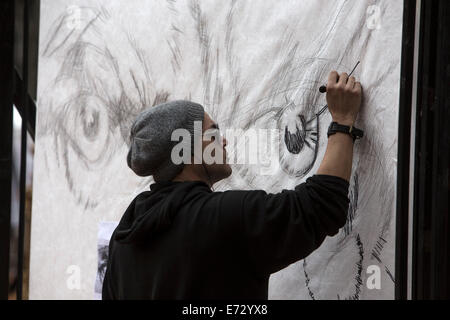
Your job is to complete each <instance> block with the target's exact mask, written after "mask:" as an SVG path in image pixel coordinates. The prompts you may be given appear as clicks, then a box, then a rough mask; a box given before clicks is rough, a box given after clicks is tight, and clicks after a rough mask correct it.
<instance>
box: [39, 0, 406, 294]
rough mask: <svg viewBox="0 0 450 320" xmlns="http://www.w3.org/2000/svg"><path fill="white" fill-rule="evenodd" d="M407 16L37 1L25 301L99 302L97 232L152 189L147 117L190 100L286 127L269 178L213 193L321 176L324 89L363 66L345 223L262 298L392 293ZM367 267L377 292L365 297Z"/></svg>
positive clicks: (367, 10) (389, 5)
mask: <svg viewBox="0 0 450 320" xmlns="http://www.w3.org/2000/svg"><path fill="white" fill-rule="evenodd" d="M401 11H402V1H390V0H378V1H377V0H364V1H352V0H339V1H325V0H319V1H311V0H309V1H296V2H292V1H264V2H254V1H244V0H231V1H200V0H186V1H181V0H178V1H177V0H167V1H143V0H139V1H129V2H123V1H106V0H95V1H72V0H59V1H50V0H47V1H42V5H41V16H42V18H41V37H40V39H41V40H40V60H39V92H38V105H39V108H38V122H37V144H36V166H35V172H36V173H35V174H36V175H37V179H36V180H35V181H36V182H35V185H34V187H35V197H34V199H33V226H32V239H34V240H35V241H34V242H33V243H32V256H31V282H30V291H31V292H30V294H31V296H32V297H36V298H40V297H45V298H51V297H59V298H64V297H67V298H91V297H92V294H93V292H94V282H95V281H94V280H95V273H96V271H97V265H96V261H97V256H96V255H97V250H96V249H97V242H96V241H97V239H96V235H97V229H96V228H97V225H98V222H99V221H102V220H115V221H118V220H119V219H120V217H121V214H122V212H123V210H124V209H125V208H126V206H127V205H128V202H129V201H131V199H132V198H133V197H134V196H135V195H136V194H137V193H139V192H141V191H143V190H144V189H147V188H148V185H149V184H150V182H151V178H138V177H136V176H134V175H133V174H132V172H131V171H130V170H129V169H128V167H127V166H126V161H125V156H126V150H127V146H128V143H129V140H128V133H129V128H130V125H131V122H132V121H133V119H134V117H135V116H136V115H137V114H138V113H139V112H140V111H142V110H143V109H145V108H148V107H152V106H154V105H156V104H158V103H161V102H165V101H167V100H172V99H189V100H193V101H196V102H199V103H201V104H203V105H204V106H205V108H206V110H207V111H208V113H209V114H210V115H211V116H212V117H213V118H214V119H216V120H217V121H218V122H219V124H220V126H221V127H224V128H238V129H242V130H243V132H248V131H250V130H254V129H257V128H264V129H277V130H278V131H279V132H280V133H281V134H280V136H279V137H276V136H274V137H270V138H269V140H270V142H271V143H272V145H274V146H275V148H276V150H277V151H278V153H277V154H278V156H277V161H278V163H279V167H278V168H277V169H276V171H275V172H272V174H271V175H262V174H261V171H260V168H259V167H258V166H257V165H248V164H242V163H239V164H236V165H234V166H233V171H234V173H233V176H232V177H230V178H229V179H227V180H224V181H222V182H219V183H218V184H217V186H216V188H215V189H216V190H219V191H220V190H227V189H255V188H258V189H264V190H266V191H268V192H278V191H281V190H282V189H286V188H292V187H294V186H295V185H296V184H298V183H300V182H302V181H304V180H305V179H306V178H307V177H308V176H310V175H312V174H314V173H315V171H316V170H317V168H318V165H319V163H320V160H321V159H322V157H323V153H324V151H325V150H324V149H325V147H326V128H327V126H328V124H329V122H330V119H331V118H330V115H329V112H328V110H327V109H326V107H325V106H326V100H325V95H324V94H321V93H320V92H319V90H318V89H319V87H320V86H322V85H323V84H325V83H326V80H327V76H328V73H329V72H330V71H331V70H334V69H335V70H338V71H340V72H344V71H345V72H350V71H351V70H352V69H353V68H354V66H355V63H356V62H357V61H360V64H359V66H358V68H356V70H355V75H356V76H357V77H358V78H359V79H360V80H361V82H362V83H363V87H364V101H363V107H362V112H361V114H360V116H359V119H358V126H359V127H362V128H363V129H364V130H365V138H364V139H363V140H361V141H358V142H357V143H356V144H355V158H354V165H353V174H352V179H351V185H350V192H349V198H350V208H349V213H348V219H347V223H346V225H345V226H344V228H342V230H341V232H340V233H339V234H338V235H336V236H335V237H333V238H328V239H327V240H326V241H325V243H324V244H323V245H322V247H321V248H320V249H319V250H318V251H316V252H314V253H313V254H311V255H310V256H309V257H307V258H306V259H304V260H303V261H300V262H298V263H295V264H293V265H291V266H289V267H288V268H286V269H285V270H282V271H281V272H279V273H277V274H274V275H273V276H272V277H271V282H270V289H269V296H270V298H273V299H278V298H288V299H323V298H328V299H370V298H393V295H394V292H393V288H394V286H393V284H394V281H395V279H394V276H393V270H394V247H395V246H394V239H395V235H394V233H393V231H394V221H395V219H394V199H395V174H396V169H395V166H396V145H397V138H396V137H397V116H398V89H399V72H400V71H399V62H400V40H401V17H402V12H401ZM240 150H241V149H239V148H233V146H231V149H230V157H236V158H239V157H240V156H241V154H240ZM257 152H258V153H264V151H263V150H258V151H257ZM48 224H50V225H51V226H52V227H51V228H49V227H48ZM54 239H59V241H58V242H57V243H55V242H54ZM50 244H51V245H50ZM49 248H50V249H49ZM42 261H48V262H44V263H42ZM50 261H57V262H56V263H53V264H52V263H50ZM70 265H78V266H80V268H81V270H83V272H84V273H83V274H84V277H83V278H82V283H83V286H82V288H81V289H80V290H78V291H74V290H69V289H67V286H65V283H66V278H67V276H68V275H67V273H66V272H65V271H66V270H67V267H68V266H70ZM370 265H377V266H379V268H380V269H381V271H382V273H381V277H382V282H381V283H382V288H381V289H380V290H377V289H375V290H369V289H368V288H367V287H366V283H365V282H366V279H367V277H368V274H367V273H366V270H367V267H368V266H370ZM43 283H46V285H42V284H43ZM48 283H51V285H50V286H49V285H48ZM98 285H99V284H98V283H97V287H98ZM97 289H98V288H97ZM97 291H98V290H97Z"/></svg>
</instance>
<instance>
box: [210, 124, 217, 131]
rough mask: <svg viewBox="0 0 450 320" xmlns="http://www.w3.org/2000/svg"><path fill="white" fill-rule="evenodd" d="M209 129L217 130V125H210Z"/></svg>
mask: <svg viewBox="0 0 450 320" xmlns="http://www.w3.org/2000/svg"><path fill="white" fill-rule="evenodd" d="M209 128H210V129H217V130H219V125H218V124H217V123H213V124H212V125H211V127H209Z"/></svg>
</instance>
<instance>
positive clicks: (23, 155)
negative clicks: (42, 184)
mask: <svg viewBox="0 0 450 320" xmlns="http://www.w3.org/2000/svg"><path fill="white" fill-rule="evenodd" d="M23 17H24V19H23V20H24V27H23V56H22V57H23V66H22V79H23V83H22V84H23V86H22V93H21V94H22V101H23V116H22V141H21V152H20V212H19V252H18V255H19V257H18V263H17V300H22V289H23V288H22V286H23V258H24V257H23V249H24V237H25V205H26V180H27V179H26V178H27V124H28V38H29V34H28V33H29V30H28V29H29V24H28V21H29V16H28V0H24V15H23Z"/></svg>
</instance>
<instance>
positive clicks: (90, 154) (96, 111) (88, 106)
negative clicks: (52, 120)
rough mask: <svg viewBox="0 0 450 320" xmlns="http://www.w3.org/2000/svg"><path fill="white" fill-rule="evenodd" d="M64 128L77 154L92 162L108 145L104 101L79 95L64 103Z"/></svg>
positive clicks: (101, 154)
mask: <svg viewBox="0 0 450 320" xmlns="http://www.w3.org/2000/svg"><path fill="white" fill-rule="evenodd" d="M65 113H66V114H65V115H64V119H65V128H66V130H67V134H68V137H69V139H68V142H69V144H70V146H71V147H72V149H73V151H74V152H75V153H76V154H77V156H78V157H79V158H80V159H81V160H83V161H85V162H86V164H88V165H89V164H94V163H96V162H98V161H100V160H101V159H102V158H103V157H104V156H105V155H106V154H107V152H106V151H107V149H108V146H109V136H110V128H109V116H108V109H107V107H106V105H105V103H104V102H103V101H102V100H101V99H100V98H99V97H97V96H92V95H81V96H78V97H77V98H76V99H73V100H71V102H70V103H69V104H68V105H66V110H65Z"/></svg>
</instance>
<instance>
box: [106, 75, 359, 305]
mask: <svg viewBox="0 0 450 320" xmlns="http://www.w3.org/2000/svg"><path fill="white" fill-rule="evenodd" d="M326 92H327V102H328V106H329V111H330V113H331V116H332V120H333V122H336V123H338V124H339V125H341V126H339V125H336V124H335V123H333V125H332V126H330V128H329V131H328V134H329V137H328V145H327V149H326V152H325V155H324V158H323V160H322V163H321V164H320V167H319V169H318V171H317V174H316V175H314V176H312V177H310V178H308V179H307V180H306V182H305V183H302V184H299V185H298V186H296V187H295V189H294V190H283V191H282V192H280V193H277V194H267V193H266V192H264V191H261V190H256V191H239V190H236V191H225V192H213V191H212V190H211V187H212V185H213V184H214V183H216V182H218V181H220V180H222V179H224V178H227V177H228V176H230V175H231V172H232V170H231V167H230V166H229V164H226V163H222V164H221V163H213V164H207V163H205V162H202V163H199V164H195V163H192V162H194V161H192V162H191V163H190V164H183V163H182V164H174V162H173V161H172V157H171V153H172V148H173V146H174V144H176V143H177V142H175V141H172V139H171V135H172V132H173V131H174V130H175V129H179V128H184V129H186V130H188V131H189V132H190V133H191V134H192V135H195V134H194V124H193V123H194V121H203V122H202V130H203V132H205V131H206V130H207V129H210V128H212V129H214V128H216V129H217V125H216V124H215V123H214V121H213V120H212V119H211V118H210V117H209V115H208V114H207V113H205V112H204V110H203V107H202V106H201V105H199V104H196V103H192V102H188V101H174V102H169V103H165V104H162V105H159V106H157V107H151V108H148V109H147V110H145V111H144V112H143V113H141V114H140V115H139V116H138V117H137V119H136V120H135V122H134V124H133V126H132V128H131V136H130V137H131V141H130V142H131V146H130V150H129V152H128V156H127V162H128V165H129V166H130V168H131V169H132V170H133V171H134V172H135V173H136V174H137V175H139V176H150V175H152V176H153V178H154V180H155V183H154V184H151V185H150V191H144V192H142V193H140V194H139V195H137V196H136V198H135V199H134V200H133V201H132V202H131V204H130V205H129V207H128V208H127V210H126V211H125V213H124V215H123V217H122V219H121V220H120V223H119V225H118V226H117V228H116V230H115V231H114V233H113V235H112V237H111V240H110V245H109V260H108V265H107V271H106V275H105V279H104V283H103V293H102V295H103V299H267V298H268V284H269V277H270V275H271V274H272V273H274V272H277V271H279V270H281V269H283V268H285V267H287V266H288V265H290V264H292V263H294V262H296V261H298V260H301V259H303V258H305V257H307V256H308V255H309V254H311V253H312V252H313V251H314V250H316V249H317V248H318V247H319V246H320V245H321V244H322V242H323V241H324V240H325V238H326V237H327V236H333V235H335V234H337V232H338V231H339V229H340V228H341V227H343V226H344V224H345V222H346V217H347V209H348V204H349V199H348V196H347V193H348V187H349V182H348V181H349V179H350V174H351V169H352V157H353V144H354V141H355V139H356V138H359V137H360V136H361V133H362V132H361V131H360V130H358V129H354V127H353V124H354V122H355V120H356V117H357V115H358V112H359V108H360V105H361V96H362V89H361V84H360V83H359V82H356V80H355V78H354V77H349V76H348V75H347V74H346V73H342V74H340V75H339V74H338V73H337V72H335V71H333V72H331V73H330V75H329V79H328V83H327V87H326ZM355 132H356V133H355ZM358 132H359V135H358ZM221 140H222V141H220V144H221V148H223V151H224V152H223V154H224V155H226V149H225V147H226V145H227V141H226V139H224V138H221ZM210 143H217V141H214V140H213V139H212V140H211V141H202V144H201V146H202V148H203V149H205V148H206V147H207V146H208V145H209V144H210Z"/></svg>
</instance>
